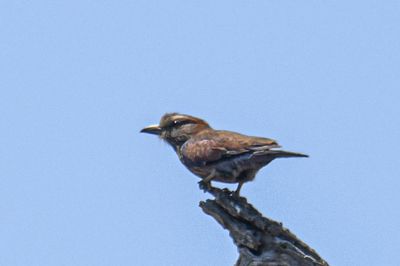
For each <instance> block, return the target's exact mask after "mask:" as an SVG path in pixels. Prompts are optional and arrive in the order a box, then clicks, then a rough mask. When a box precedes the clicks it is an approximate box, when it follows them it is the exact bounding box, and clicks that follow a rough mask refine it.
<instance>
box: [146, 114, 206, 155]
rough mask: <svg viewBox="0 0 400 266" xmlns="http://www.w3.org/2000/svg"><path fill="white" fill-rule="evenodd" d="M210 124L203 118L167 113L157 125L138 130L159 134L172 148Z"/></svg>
mask: <svg viewBox="0 0 400 266" xmlns="http://www.w3.org/2000/svg"><path fill="white" fill-rule="evenodd" d="M209 128H210V126H209V125H208V124H207V122H205V121H204V120H202V119H200V118H197V117H194V116H190V115H184V114H178V113H167V114H165V115H163V117H161V120H160V123H159V124H158V125H151V126H148V127H145V128H143V129H142V130H141V131H140V132H142V133H149V134H154V135H158V136H160V138H161V139H163V140H165V141H166V142H168V143H169V144H170V145H171V146H173V147H174V148H176V147H178V146H180V145H182V144H183V143H185V142H186V141H187V140H188V139H190V138H191V137H192V136H194V135H196V134H197V133H199V132H201V131H202V130H204V129H209Z"/></svg>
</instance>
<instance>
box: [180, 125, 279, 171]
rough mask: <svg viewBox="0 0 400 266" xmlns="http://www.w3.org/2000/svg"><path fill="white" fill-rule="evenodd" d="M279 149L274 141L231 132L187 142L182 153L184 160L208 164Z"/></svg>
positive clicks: (203, 136) (222, 132)
mask: <svg viewBox="0 0 400 266" xmlns="http://www.w3.org/2000/svg"><path fill="white" fill-rule="evenodd" d="M279 147H280V146H279V145H278V144H277V142H276V141H275V140H273V139H268V138H260V137H250V136H245V135H241V134H238V133H234V132H230V131H214V132H212V133H208V134H207V135H202V136H198V137H195V138H193V139H192V140H189V141H187V142H186V143H185V144H184V145H183V146H182V150H181V151H182V155H183V157H184V158H186V159H188V160H190V161H192V162H194V163H207V162H213V161H218V160H221V159H225V158H228V157H232V156H236V155H240V154H243V153H248V152H260V151H265V150H269V149H272V148H279Z"/></svg>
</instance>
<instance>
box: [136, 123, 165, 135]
mask: <svg viewBox="0 0 400 266" xmlns="http://www.w3.org/2000/svg"><path fill="white" fill-rule="evenodd" d="M140 132H141V133H148V134H154V135H160V134H161V128H160V127H159V126H158V125H151V126H148V127H145V128H143V129H142V130H140Z"/></svg>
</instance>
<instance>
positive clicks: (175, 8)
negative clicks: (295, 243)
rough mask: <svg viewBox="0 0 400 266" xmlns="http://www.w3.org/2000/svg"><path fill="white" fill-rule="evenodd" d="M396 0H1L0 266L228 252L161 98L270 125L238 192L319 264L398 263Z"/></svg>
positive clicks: (195, 258) (218, 256)
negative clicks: (280, 152)
mask: <svg viewBox="0 0 400 266" xmlns="http://www.w3.org/2000/svg"><path fill="white" fill-rule="evenodd" d="M399 13H400V4H399V2H398V1H390V0H389V1H371V0H367V1H151V0H145V1H2V2H1V3H0V30H1V35H0V76H1V78H0V90H1V95H0V96H1V97H0V213H1V214H0V265H4V266H14V265H15V266H17V265H18V266H19V265H20V266H26V265H38V266H47V265H49V266H53V265H60V266H61V265H74V266H88V265H94V266H101V265H233V263H234V262H235V261H236V259H237V251H236V248H235V246H234V245H233V243H232V240H231V239H230V237H229V236H228V233H227V231H224V230H222V228H221V227H220V226H219V225H218V224H217V223H216V222H215V221H214V220H213V219H212V218H211V217H208V216H206V215H205V214H203V213H202V211H201V209H200V208H199V207H198V203H199V201H200V200H204V199H206V198H207V197H208V195H206V194H204V193H203V192H201V191H200V190H199V189H198V186H197V182H198V181H199V179H198V178H197V177H195V176H194V175H192V174H191V173H189V172H188V171H187V170H186V169H185V168H184V167H183V166H182V165H181V164H180V163H179V161H178V159H177V157H176V155H175V154H174V153H173V151H172V149H171V148H170V147H168V146H167V145H166V144H164V143H162V142H161V141H160V140H158V139H157V138H156V137H153V136H150V135H145V134H140V133H139V130H140V129H141V128H142V127H144V126H146V125H148V124H152V123H156V122H158V121H159V118H160V117H161V115H163V114H164V113H165V112H172V111H178V112H183V113H188V114H192V115H196V116H199V117H202V118H204V119H206V120H207V121H208V122H209V123H210V124H211V125H212V126H213V127H214V128H218V129H229V130H234V131H239V132H242V133H246V134H251V135H259V136H266V137H271V138H275V139H277V140H278V141H279V142H280V144H281V145H282V146H283V147H284V148H285V149H287V150H292V151H298V152H304V153H308V154H309V155H310V156H311V157H310V158H309V159H281V160H276V161H274V162H273V163H272V164H270V165H269V166H268V167H266V168H264V169H263V170H262V171H261V172H260V173H259V174H258V176H257V178H256V180H255V181H254V182H252V183H247V184H246V185H245V186H244V187H243V189H242V195H244V196H246V197H247V198H248V199H249V201H250V202H252V203H253V204H254V205H255V206H256V207H257V208H258V209H259V210H260V211H261V212H262V213H264V214H265V215H266V216H268V217H270V218H273V219H275V220H278V221H281V222H283V224H284V226H286V227H288V228H289V229H290V230H292V231H293V232H294V233H295V234H296V235H298V236H299V237H300V238H301V239H303V240H304V241H305V242H306V243H308V244H309V245H311V246H312V247H313V248H315V249H316V250H317V251H318V252H319V254H320V255H321V256H322V257H324V258H325V259H326V260H327V261H328V262H330V264H331V265H398V264H399V261H400V230H399V225H400V208H399V202H400V194H399V187H400V175H399V174H400V171H399V166H400V159H399V152H400V151H399V136H400V123H399V122H400V121H399V115H400V106H399V100H400V87H399V85H400V82H399V81H400V77H399V76H400V73H399V68H400V53H399V49H400V16H399Z"/></svg>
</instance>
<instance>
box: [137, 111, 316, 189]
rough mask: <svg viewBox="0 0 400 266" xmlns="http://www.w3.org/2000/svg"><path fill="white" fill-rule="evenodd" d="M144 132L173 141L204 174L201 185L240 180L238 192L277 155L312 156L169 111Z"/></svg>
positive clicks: (185, 161) (196, 171)
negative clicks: (283, 148) (215, 127)
mask: <svg viewBox="0 0 400 266" xmlns="http://www.w3.org/2000/svg"><path fill="white" fill-rule="evenodd" d="M140 132H143V133H149V134H155V135H158V136H159V137H160V138H161V139H163V140H165V141H166V142H167V143H168V144H169V145H171V146H172V148H173V149H174V150H175V152H176V153H177V155H178V156H179V159H180V160H181V162H182V163H183V164H184V165H185V166H186V167H187V168H188V169H189V170H190V171H191V172H192V173H194V174H195V175H197V176H199V177H200V178H202V181H200V182H199V184H200V187H201V188H203V189H206V188H210V187H211V180H215V181H219V182H224V183H238V187H237V189H236V191H235V194H236V195H239V193H240V189H241V187H242V185H243V183H245V182H248V181H251V180H253V179H254V177H255V175H256V174H257V172H258V170H260V169H261V168H262V167H264V166H266V165H267V164H269V163H270V162H271V161H272V160H274V159H275V158H282V157H308V155H305V154H302V153H296V152H289V151H283V150H278V149H277V148H280V146H279V145H278V143H277V142H276V141H275V140H273V139H268V138H261V137H251V136H246V135H242V134H239V133H235V132H231V131H225V130H214V129H213V128H211V127H210V125H209V124H208V123H207V122H206V121H204V120H202V119H200V118H197V117H194V116H190V115H184V114H179V113H167V114H165V115H164V116H163V117H162V118H161V120H160V123H159V125H151V126H148V127H145V128H143V129H142V130H141V131H140Z"/></svg>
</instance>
